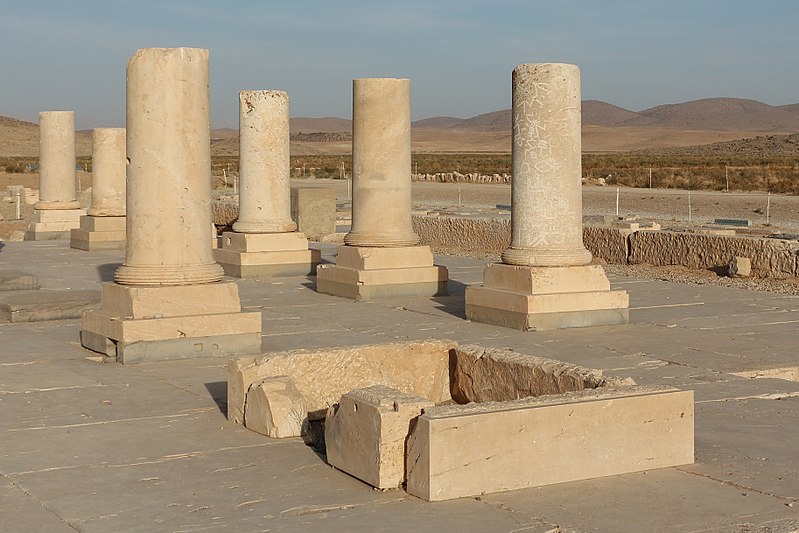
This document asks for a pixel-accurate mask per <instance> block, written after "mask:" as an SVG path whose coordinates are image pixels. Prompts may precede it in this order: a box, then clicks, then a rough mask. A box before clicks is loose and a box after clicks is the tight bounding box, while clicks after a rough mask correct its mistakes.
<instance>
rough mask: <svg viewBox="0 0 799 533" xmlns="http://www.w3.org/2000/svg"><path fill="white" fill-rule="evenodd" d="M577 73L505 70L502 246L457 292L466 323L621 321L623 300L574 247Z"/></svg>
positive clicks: (579, 232) (522, 325)
mask: <svg viewBox="0 0 799 533" xmlns="http://www.w3.org/2000/svg"><path fill="white" fill-rule="evenodd" d="M580 157H581V153H580V71H579V69H578V68H577V66H575V65H564V64H559V63H541V64H529V65H519V66H518V67H516V69H515V70H514V71H513V189H512V205H511V244H510V247H509V248H508V249H507V250H505V251H504V252H503V253H502V263H493V264H489V265H487V266H486V267H485V270H484V271H483V285H482V286H481V287H475V286H472V287H467V288H466V317H467V318H468V319H469V320H471V321H474V322H483V323H487V324H495V325H499V326H506V327H511V328H517V329H523V330H546V329H556V328H575V327H584V326H601V325H612V324H626V323H627V321H628V319H629V312H628V305H629V298H628V295H627V293H626V292H625V291H616V290H611V289H610V282H609V280H608V278H607V276H606V275H605V272H604V270H602V267H601V266H599V265H591V264H589V263H590V262H591V253H590V252H589V251H588V250H586V249H585V247H584V246H583V224H582V184H581V179H580V178H581V171H580V166H581V162H580Z"/></svg>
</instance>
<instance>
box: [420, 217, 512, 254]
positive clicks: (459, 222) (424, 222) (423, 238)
mask: <svg viewBox="0 0 799 533" xmlns="http://www.w3.org/2000/svg"><path fill="white" fill-rule="evenodd" d="M413 229H414V231H415V232H416V233H417V234H418V235H419V239H420V242H421V243H422V244H428V245H430V246H431V247H432V248H433V249H434V250H436V251H439V252H446V251H449V250H452V251H456V250H473V251H479V252H497V253H498V252H500V251H502V250H504V249H505V248H507V247H508V244H510V220H497V219H490V218H462V217H451V216H435V217H433V216H428V215H414V216H413Z"/></svg>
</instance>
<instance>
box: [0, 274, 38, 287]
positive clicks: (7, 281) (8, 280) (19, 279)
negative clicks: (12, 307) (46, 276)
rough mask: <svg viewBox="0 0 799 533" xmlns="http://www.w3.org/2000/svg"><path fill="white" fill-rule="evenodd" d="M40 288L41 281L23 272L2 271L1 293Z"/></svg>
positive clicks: (0, 275) (0, 279)
mask: <svg viewBox="0 0 799 533" xmlns="http://www.w3.org/2000/svg"><path fill="white" fill-rule="evenodd" d="M38 288H39V279H38V278H37V277H36V276H34V275H33V274H28V273H27V272H22V271H21V270H0V291H30V290H35V289H38Z"/></svg>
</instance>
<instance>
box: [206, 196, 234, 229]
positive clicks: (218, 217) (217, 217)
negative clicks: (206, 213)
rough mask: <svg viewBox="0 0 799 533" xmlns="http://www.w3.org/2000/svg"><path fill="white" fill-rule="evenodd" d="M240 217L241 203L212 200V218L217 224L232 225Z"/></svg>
mask: <svg viewBox="0 0 799 533" xmlns="http://www.w3.org/2000/svg"><path fill="white" fill-rule="evenodd" d="M238 218H239V204H237V203H235V202H229V201H221V200H214V201H213V202H211V220H213V222H214V224H216V225H217V226H232V225H233V223H234V222H236V220H238Z"/></svg>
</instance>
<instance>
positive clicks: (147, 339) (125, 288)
mask: <svg viewBox="0 0 799 533" xmlns="http://www.w3.org/2000/svg"><path fill="white" fill-rule="evenodd" d="M208 117H209V87H208V51H207V50H203V49H199V48H148V49H142V50H138V51H137V52H136V54H134V56H133V57H132V58H131V59H130V61H129V62H128V69H127V147H126V151H127V161H128V179H127V204H126V213H127V215H126V218H127V220H126V232H127V243H126V247H125V262H124V264H123V265H122V266H121V267H120V268H119V269H118V270H117V272H116V275H115V283H105V284H103V292H102V301H101V308H100V309H99V310H98V311H89V312H86V313H85V314H84V315H83V321H82V328H81V344H82V345H83V346H84V347H86V348H89V349H90V350H94V351H96V352H100V353H103V354H105V355H107V356H109V357H113V358H115V359H116V361H118V362H121V363H135V362H142V361H157V360H164V359H182V358H187V357H204V356H210V355H234V354H241V353H259V352H260V348H261V314H260V313H259V312H242V311H241V303H240V300H239V294H238V287H237V286H236V284H235V283H234V282H219V280H221V278H222V276H223V273H222V268H221V267H220V266H219V265H217V264H216V262H214V260H213V257H212V252H211V239H209V238H208V228H209V227H210V226H211V208H210V200H211V175H210V169H211V166H210V163H211V158H210V142H209V137H210V135H209V121H208ZM93 218H94V219H95V220H99V219H100V218H102V217H93ZM106 218H116V217H106Z"/></svg>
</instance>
